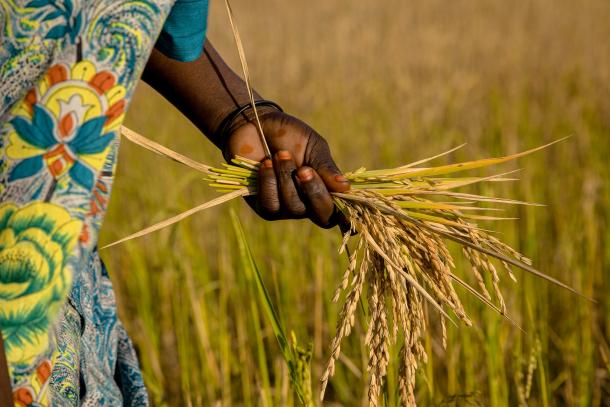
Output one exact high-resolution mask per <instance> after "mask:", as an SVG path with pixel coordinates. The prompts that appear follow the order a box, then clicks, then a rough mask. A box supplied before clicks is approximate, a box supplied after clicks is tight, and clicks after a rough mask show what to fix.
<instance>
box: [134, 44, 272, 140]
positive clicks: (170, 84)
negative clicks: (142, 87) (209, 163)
mask: <svg viewBox="0 0 610 407" xmlns="http://www.w3.org/2000/svg"><path fill="white" fill-rule="evenodd" d="M142 78H143V79H144V81H145V82H146V83H148V84H149V85H151V86H152V87H153V88H155V89H156V90H157V91H158V92H159V93H161V94H162V95H163V96H164V97H165V98H166V99H167V100H168V101H169V102H170V103H172V104H173V105H174V106H176V107H177V108H178V109H179V110H180V111H181V112H182V113H183V114H184V115H185V116H186V117H187V118H188V119H189V120H190V121H191V122H193V124H195V125H196V126H197V127H198V128H199V129H200V130H201V131H202V132H203V133H204V134H205V135H206V136H207V137H208V138H209V139H210V140H211V141H212V142H213V143H214V144H216V145H217V146H221V145H222V140H220V139H219V138H220V135H218V134H217V133H218V128H219V126H220V125H221V123H222V121H223V120H224V118H225V117H227V115H229V114H230V113H231V112H233V111H234V110H235V109H237V108H238V107H239V106H241V105H244V104H246V103H248V102H249V97H248V92H247V89H246V84H245V82H244V81H243V80H242V79H241V78H240V77H239V76H238V75H237V74H236V73H235V72H234V71H233V70H232V69H231V68H230V67H229V66H228V65H227V64H226V63H225V62H224V61H223V59H222V57H221V56H220V55H219V54H218V53H217V52H216V50H215V49H214V47H213V46H212V44H211V43H210V42H209V41H206V43H205V46H204V51H203V52H202V53H201V56H200V57H199V59H197V60H195V61H193V62H179V61H176V60H173V59H171V58H168V57H166V56H165V55H163V54H162V53H161V52H159V51H157V50H154V51H153V53H152V54H151V57H150V59H149V61H148V63H147V65H146V68H145V70H144V74H143V76H142ZM255 99H260V96H259V95H258V94H257V93H256V92H255Z"/></svg>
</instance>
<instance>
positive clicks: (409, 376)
mask: <svg viewBox="0 0 610 407" xmlns="http://www.w3.org/2000/svg"><path fill="white" fill-rule="evenodd" d="M123 135H124V136H126V137H127V138H128V139H129V140H131V141H133V142H135V143H137V144H139V145H141V146H143V147H145V148H147V149H149V150H151V151H154V152H156V153H158V154H161V155H164V156H166V157H170V158H172V159H174V160H176V161H178V162H181V163H183V164H185V165H188V166H189V167H191V168H193V169H196V170H198V171H200V172H203V173H205V174H206V176H207V177H206V179H207V180H208V182H209V183H210V185H211V186H212V187H214V188H216V189H217V190H219V191H221V192H224V193H225V194H224V195H222V196H221V197H220V198H217V199H215V200H213V201H210V202H208V203H205V204H203V205H200V206H199V207H196V208H193V209H191V210H189V211H187V212H185V213H183V214H180V215H178V216H176V217H173V218H171V219H168V220H167V221H164V222H161V223H159V224H157V225H154V226H151V227H149V228H147V229H144V230H143V231H141V232H138V233H136V234H133V235H131V236H128V237H126V238H124V239H121V240H119V241H118V242H115V243H113V244H112V245H114V244H118V243H121V242H123V241H126V240H130V239H133V238H135V237H138V236H143V235H145V234H148V233H151V232H153V231H155V230H158V229H160V228H162V227H165V226H168V225H170V224H173V223H175V222H177V221H179V220H181V219H183V218H185V217H186V216H189V215H191V214H193V213H195V212H198V211H200V210H203V209H207V208H209V207H211V206H214V205H217V204H220V203H222V202H226V201H228V200H231V199H234V198H236V197H240V196H245V195H252V194H256V181H257V175H258V166H259V165H260V163H258V162H256V161H252V160H249V159H246V158H243V157H235V158H234V159H233V160H232V163H231V164H223V165H222V167H220V168H213V167H209V166H206V165H203V164H200V163H197V162H195V161H193V160H190V159H189V158H187V157H184V156H182V155H180V154H177V153H175V152H173V151H171V150H169V149H167V148H165V147H163V146H161V145H159V144H157V143H154V142H152V141H150V140H148V139H146V138H144V137H143V136H140V135H138V134H136V133H134V132H133V131H131V130H129V129H126V128H123ZM551 144H553V143H551ZM549 145H550V144H547V145H545V146H541V147H538V148H534V149H531V150H528V151H525V152H522V153H519V154H514V155H510V156H506V157H500V158H490V159H484V160H477V161H470V162H463V163H458V164H450V165H443V166H437V167H422V166H421V165H422V164H425V163H427V162H428V161H430V160H432V159H435V158H438V157H440V156H442V155H445V154H448V153H450V152H452V151H455V149H453V150H450V151H448V152H446V153H443V154H440V155H437V156H435V157H431V158H428V159H425V160H420V161H417V162H414V163H411V164H407V165H404V166H401V167H397V168H392V169H387V170H366V169H365V168H360V169H358V170H356V171H353V172H348V173H346V174H345V176H346V177H347V178H348V179H349V180H350V182H351V186H352V187H351V190H349V191H348V192H344V193H333V194H332V195H333V199H334V202H335V204H336V206H337V207H338V208H339V210H340V211H341V212H342V213H343V214H344V215H345V218H346V219H347V220H348V222H349V224H350V225H351V226H350V230H347V231H345V233H344V234H343V239H342V243H341V246H340V250H339V252H346V253H347V254H348V258H349V262H348V267H347V269H346V270H345V273H344V275H343V278H342V280H341V282H340V283H339V286H338V288H337V290H336V292H335V295H334V301H338V300H339V298H341V297H342V296H343V297H344V301H343V306H342V308H341V311H340V317H339V321H338V323H337V330H336V334H335V337H334V339H333V340H332V342H331V346H330V357H329V359H328V363H327V365H326V369H325V371H324V374H323V375H322V378H321V381H322V390H321V394H320V397H321V398H323V397H324V391H325V388H326V385H327V384H328V381H329V380H330V378H331V377H332V375H333V373H334V370H335V362H336V360H337V358H338V357H339V354H340V352H341V343H342V341H343V339H344V338H345V337H347V336H348V335H349V334H350V332H351V329H352V327H353V325H354V321H355V313H356V309H357V305H358V303H359V301H360V300H361V299H364V298H365V297H366V299H367V300H368V304H369V307H368V310H369V312H368V316H367V317H368V328H367V333H366V344H367V346H368V349H369V362H368V370H369V375H370V383H369V401H370V405H371V406H376V405H377V402H378V400H379V396H380V392H381V389H382V386H383V380H384V378H385V376H386V371H387V366H388V363H389V348H390V346H392V345H393V344H395V343H397V341H400V345H401V350H400V371H399V375H400V377H399V388H400V393H401V394H400V396H401V400H402V403H403V405H407V406H411V405H415V397H414V388H415V373H416V371H417V369H418V367H419V366H420V365H421V364H422V363H425V361H426V353H425V351H424V347H423V345H422V338H423V334H424V332H425V330H426V323H425V321H426V317H425V308H426V307H431V308H432V309H434V310H436V311H437V312H438V313H439V315H440V324H441V328H442V329H441V331H442V336H443V337H442V343H443V345H444V346H446V323H447V321H451V322H453V323H455V321H454V319H453V318H456V319H457V320H459V321H461V322H462V323H463V324H465V325H467V326H470V325H471V324H472V322H471V320H470V318H469V317H468V314H467V312H466V310H465V309H464V307H463V305H462V301H461V299H460V297H459V296H458V294H457V292H456V290H455V285H459V286H462V287H464V288H465V289H466V290H467V291H468V292H470V293H471V294H472V295H474V296H475V297H476V298H477V299H479V300H480V301H482V302H483V303H485V304H486V305H487V306H489V307H490V308H491V309H493V310H494V311H496V312H498V313H499V314H501V315H502V316H504V317H505V318H506V319H507V320H508V321H510V322H511V323H513V324H515V323H514V321H512V320H511V319H510V318H509V317H508V316H507V315H506V305H505V302H504V299H503V297H502V292H501V290H500V275H501V274H502V273H505V274H506V275H507V276H508V277H509V278H511V279H512V280H514V281H516V279H515V276H514V274H513V272H512V269H511V268H512V267H517V268H521V269H523V270H525V271H527V272H530V273H532V274H534V275H536V276H538V277H541V278H544V279H546V280H548V281H550V282H552V283H554V284H556V285H558V286H560V287H563V288H565V289H568V290H570V291H572V292H574V293H576V294H578V293H577V292H576V291H574V290H573V289H572V288H570V287H569V286H567V285H566V284H564V283H562V282H560V281H558V280H556V279H554V278H552V277H550V276H547V275H545V274H543V273H541V272H539V271H538V270H536V269H534V268H533V267H532V266H531V261H530V260H529V259H527V258H526V257H525V256H523V255H522V254H520V253H518V252H517V251H516V250H514V249H512V248H511V247H510V246H508V245H507V244H505V243H503V242H501V241H500V240H499V239H498V238H496V237H495V236H493V235H492V234H491V233H490V232H489V231H486V230H484V229H481V228H480V227H479V226H478V225H477V223H476V221H478V220H502V219H510V218H502V217H497V216H489V215H480V214H479V213H480V212H481V211H494V210H498V209H497V208H485V207H482V206H481V205H480V204H481V203H484V204H487V203H493V204H499V205H535V204H531V203H527V202H520V201H515V200H511V199H504V198H493V197H488V196H482V195H474V194H468V193H462V192H457V191H456V189H458V188H460V187H464V186H467V185H473V184H477V183H482V182H506V181H511V180H513V178H507V177H506V176H507V175H509V174H510V173H504V174H498V175H492V176H488V177H458V176H456V175H455V174H456V173H459V172H463V171H466V170H473V169H478V168H483V167H488V166H492V165H497V164H501V163H504V162H507V161H510V160H514V159H516V158H518V157H522V156H524V155H527V154H530V153H533V152H535V151H538V150H541V149H543V148H546V147H548V146H549ZM458 148H459V147H458ZM351 241H353V242H351ZM449 241H453V242H455V243H457V244H458V245H460V246H461V249H462V253H463V255H464V257H465V258H466V259H467V260H468V261H469V263H470V265H471V268H470V272H471V273H472V275H473V277H474V281H476V286H477V288H478V289H477V288H475V287H472V286H470V285H469V284H468V283H467V282H466V281H464V280H463V279H462V278H460V277H458V276H457V275H456V274H455V263H454V261H453V258H452V255H451V253H450V252H449V249H448V247H447V242H449ZM350 242H351V243H350ZM350 247H351V248H352V251H351V252H350V250H349V248H350ZM342 294H344V295H342ZM579 295H580V294H579ZM515 325H516V324H515Z"/></svg>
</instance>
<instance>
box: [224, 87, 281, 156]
mask: <svg viewBox="0 0 610 407" xmlns="http://www.w3.org/2000/svg"><path fill="white" fill-rule="evenodd" d="M254 106H255V107H256V113H255V110H254V108H253V107H252V104H251V103H250V102H248V103H245V104H242V105H240V106H238V107H237V108H236V109H234V110H232V111H231V112H229V113H228V114H226V115H225V117H224V118H223V119H222V121H221V122H220V124H219V125H218V127H217V128H216V131H214V134H213V142H214V144H216V146H218V147H219V148H220V149H221V151H223V152H224V150H225V146H226V143H227V139H228V137H229V136H230V135H231V134H233V133H234V132H235V131H236V130H237V129H239V128H240V127H242V126H243V125H245V124H247V123H255V121H256V114H258V117H259V119H261V120H262V119H263V118H264V117H265V116H267V115H269V114H272V113H277V112H283V111H284V110H283V109H282V108H281V107H280V106H279V105H278V104H277V103H275V102H272V101H270V100H264V99H259V100H255V101H254Z"/></svg>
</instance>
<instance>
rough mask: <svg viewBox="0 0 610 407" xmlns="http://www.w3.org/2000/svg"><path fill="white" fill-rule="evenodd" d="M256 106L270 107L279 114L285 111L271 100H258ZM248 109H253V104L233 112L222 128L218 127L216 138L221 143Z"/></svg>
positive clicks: (226, 118)
mask: <svg viewBox="0 0 610 407" xmlns="http://www.w3.org/2000/svg"><path fill="white" fill-rule="evenodd" d="M254 106H256V107H261V106H268V107H272V108H274V109H276V110H277V111H278V112H283V111H284V109H282V108H281V107H280V105H278V104H277V103H275V102H272V101H270V100H264V99H263V100H256V101H255V102H254ZM248 109H252V103H246V104H245V105H241V106H240V107H238V108H237V109H235V110H234V111H232V112H231V113H230V114H228V115H227V117H225V118H224V120H223V121H222V122H221V123H220V126H218V130H217V131H216V137H214V138H215V139H216V140H218V141H219V142H220V143H222V142H223V141H224V140H225V137H226V135H227V134H226V133H227V131H228V130H229V129H231V126H232V125H233V122H234V121H235V119H237V118H238V117H239V116H241V115H242V114H244V113H245V112H246V111H248Z"/></svg>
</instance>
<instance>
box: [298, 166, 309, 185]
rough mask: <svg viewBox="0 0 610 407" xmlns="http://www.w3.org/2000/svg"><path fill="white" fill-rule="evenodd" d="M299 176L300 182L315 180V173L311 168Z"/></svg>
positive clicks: (301, 172) (301, 171) (299, 173)
mask: <svg viewBox="0 0 610 407" xmlns="http://www.w3.org/2000/svg"><path fill="white" fill-rule="evenodd" d="M297 175H298V177H299V180H300V181H303V182H307V181H310V180H311V179H312V178H313V171H312V170H311V169H309V168H306V169H303V170H300V171H299V172H298V174H297Z"/></svg>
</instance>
